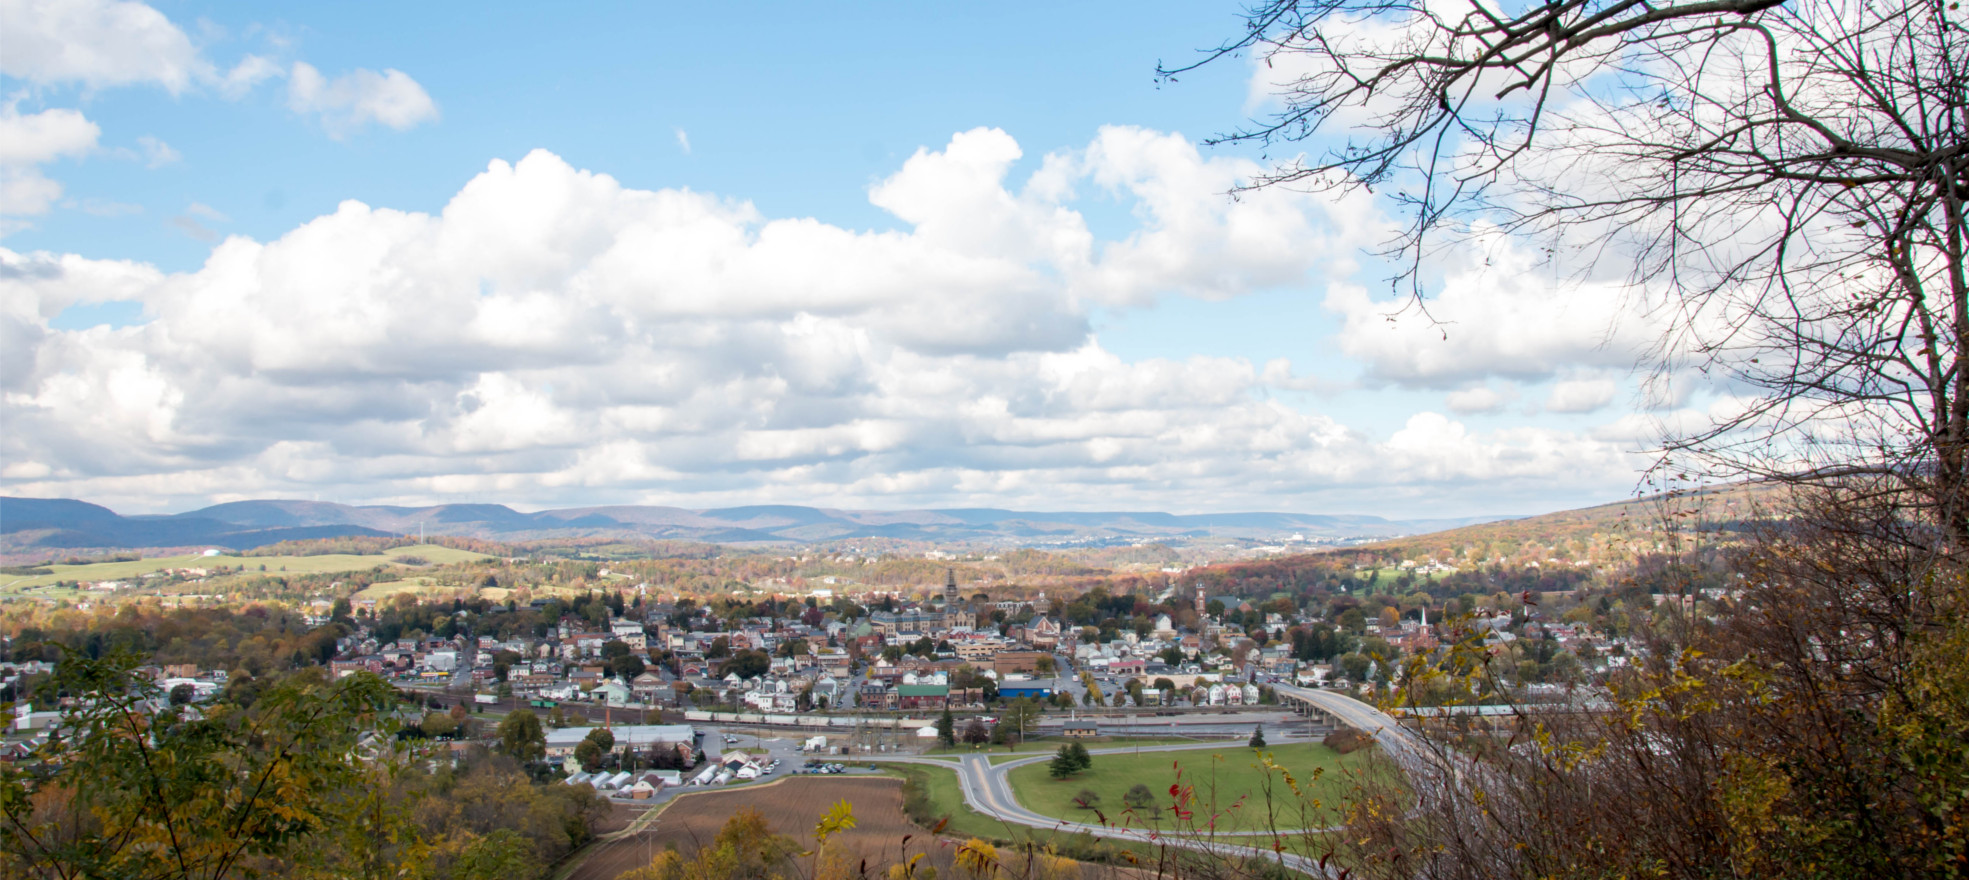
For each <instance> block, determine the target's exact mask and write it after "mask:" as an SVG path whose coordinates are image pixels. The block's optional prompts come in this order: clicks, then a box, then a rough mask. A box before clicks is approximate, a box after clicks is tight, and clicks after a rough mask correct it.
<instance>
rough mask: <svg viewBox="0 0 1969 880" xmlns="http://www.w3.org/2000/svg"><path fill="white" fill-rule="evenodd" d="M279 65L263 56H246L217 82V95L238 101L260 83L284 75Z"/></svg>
mask: <svg viewBox="0 0 1969 880" xmlns="http://www.w3.org/2000/svg"><path fill="white" fill-rule="evenodd" d="M286 73H287V71H286V70H284V69H282V68H281V66H280V63H279V62H277V61H275V60H273V59H272V58H268V57H266V56H264V55H248V56H246V57H245V58H241V59H240V60H239V63H238V64H235V65H233V68H232V69H231V70H228V71H226V75H225V76H224V77H222V78H220V80H219V82H218V88H219V94H221V95H224V96H226V97H227V98H229V99H232V100H235V101H237V100H239V99H240V98H244V97H246V95H247V94H248V93H250V92H252V91H253V89H254V88H255V87H256V86H258V85H259V84H260V83H263V82H266V81H267V80H270V79H276V78H278V77H281V76H284V75H286Z"/></svg>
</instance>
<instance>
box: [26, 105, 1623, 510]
mask: <svg viewBox="0 0 1969 880" xmlns="http://www.w3.org/2000/svg"><path fill="white" fill-rule="evenodd" d="M1178 146H1180V147H1181V149H1177V147H1178ZM1185 151H1187V155H1184V152H1185ZM1019 156H1020V149H1019V146H1018V144H1017V143H1016V142H1015V141H1013V140H1012V138H1011V137H1010V136H1008V135H1006V134H1005V133H1004V132H1000V131H996V130H991V129H980V130H976V131H971V132H964V133H961V134H959V135H957V136H955V137H953V138H952V139H951V141H950V142H949V143H948V144H947V145H945V146H944V147H943V148H942V149H940V150H923V151H919V152H918V153H917V154H916V155H915V156H913V157H912V158H911V159H910V160H908V161H907V162H906V163H905V164H904V165H903V167H902V168H901V169H899V170H898V171H897V172H896V173H895V174H893V175H891V176H890V177H889V178H887V179H885V180H883V181H881V182H879V183H878V184H876V185H875V186H874V187H872V188H871V190H870V198H871V200H872V201H874V202H875V203H876V204H877V205H880V206H881V207H883V208H885V209H887V210H889V211H890V212H892V213H893V214H894V215H895V216H896V217H897V218H898V220H899V221H900V222H901V225H900V227H899V228H897V229H894V230H871V231H859V230H850V229H844V228H841V227H836V226H832V225H829V224H825V223H821V222H818V221H816V220H812V219H801V218H771V217H766V216H763V215H761V213H760V212H759V211H758V210H757V209H756V208H755V207H753V206H752V205H751V204H749V203H747V202H744V201H738V200H732V199H726V198H719V197H717V196H714V195H710V194H705V193H699V192H692V191H688V190H681V189H664V190H638V189H632V188H628V187H624V186H623V185H621V184H620V183H619V182H617V181H616V180H615V179H613V178H611V177H609V176H607V175H604V174H597V173H593V172H590V171H584V170H581V169H577V168H574V167H571V166H570V165H568V164H567V163H566V162H564V161H562V160H561V159H560V158H559V157H557V156H555V155H553V154H551V153H547V152H544V151H536V152H534V153H531V154H529V155H527V156H526V157H524V158H523V159H521V160H520V161H518V162H513V163H508V162H504V161H495V162H493V163H491V164H490V165H489V166H488V167H487V169H486V170H485V171H484V172H483V173H482V174H480V175H478V176H477V177H475V178H474V179H472V180H471V181H470V182H468V183H467V184H466V185H465V186H464V187H463V188H462V189H461V190H460V191H459V192H458V193H457V194H456V195H455V196H454V197H453V198H452V199H451V201H450V203H449V204H447V205H446V206H445V207H444V209H443V210H442V211H440V212H438V213H435V214H425V213H418V212H406V211H398V210H392V209H389V208H382V207H374V206H370V205H365V204H362V203H359V202H353V201H352V202H345V203H343V204H342V205H341V206H339V207H338V208H337V209H336V210H335V211H334V212H333V213H331V214H328V215H324V216H321V217H318V218H315V219H314V220H312V221H310V222H308V223H306V224H303V225H302V226H300V227H298V228H296V229H293V230H291V231H289V232H287V233H286V234H284V235H282V236H280V237H279V238H277V239H274V240H272V241H266V242H261V241H255V240H252V239H250V238H246V237H241V236H233V237H230V238H226V239H224V240H223V241H221V242H219V243H217V244H216V245H215V247H214V248H213V250H212V252H211V255H210V257H209V258H208V259H207V261H206V262H205V264H204V266H203V267H202V268H200V269H198V270H197V271H193V272H183V273H163V272H159V271H157V270H156V269H154V268H151V267H148V266H144V265H141V264H135V263H119V262H111V261H97V260H89V259H85V258H82V257H77V256H72V255H53V254H39V253H14V252H10V251H5V250H0V302H4V304H5V311H4V313H0V315H4V320H5V323H4V324H0V330H4V333H5V338H4V339H3V340H0V342H4V343H5V345H4V350H5V355H4V360H0V367H4V370H5V377H4V388H5V397H4V410H0V412H4V415H5V418H6V421H7V424H8V425H9V430H8V431H7V432H6V434H5V436H4V437H3V438H0V461H4V465H0V467H4V471H0V485H4V486H5V488H6V489H8V490H9V491H15V492H24V493H29V494H40V495H81V496H87V497H90V498H94V499H100V500H105V501H117V500H123V501H126V502H129V503H133V504H135V505H137V506H140V507H152V508H154V507H156V506H160V505H162V504H166V503H169V502H170V500H172V499H191V500H201V499H204V498H210V497H213V496H216V495H235V496H236V495H252V494H279V493H296V492H310V493H312V492H325V493H329V494H333V495H335V496H336V497H343V498H363V499H369V500H379V501H391V500H429V499H437V498H456V497H460V496H477V497H487V498H495V499H498V500H503V501H512V502H518V503H536V504H549V503H579V502H592V501H595V500H598V499H604V498H606V499H610V500H619V501H655V502H668V503H692V502H703V503H725V502H736V501H767V500H777V501H797V502H808V503H841V504H855V503H860V504H872V505H879V506H895V505H899V504H912V503H917V504H966V503H994V504H1023V505H1029V506H1041V507H1061V506H1096V505H1102V506H1105V505H1111V504H1114V503H1119V502H1121V501H1127V502H1128V503H1139V504H1146V505H1155V506H1168V507H1181V508H1185V509H1197V508H1216V509H1224V508H1231V507H1243V508H1250V507H1270V508H1278V507H1302V506H1304V501H1303V499H1305V498H1307V497H1313V496H1317V497H1320V498H1326V499H1336V501H1335V503H1346V501H1345V499H1346V498H1348V497H1359V498H1361V499H1369V500H1370V502H1369V503H1372V504H1375V505H1377V506H1385V505H1386V504H1388V503H1389V502H1390V499H1391V498H1396V497H1398V496H1400V495H1401V494H1402V493H1403V492H1412V493H1414V494H1415V496H1416V497H1418V498H1419V497H1422V495H1423V493H1424V492H1425V491H1426V492H1440V491H1441V487H1442V486H1443V485H1445V484H1453V483H1456V482H1458V481H1467V482H1469V483H1471V484H1473V485H1474V484H1476V483H1484V484H1486V485H1487V486H1488V487H1489V488H1488V489H1487V492H1488V493H1489V494H1487V495H1486V496H1485V499H1486V502H1485V503H1486V504H1489V503H1491V502H1492V501H1493V500H1494V499H1495V498H1496V497H1499V494H1498V493H1500V492H1502V491H1503V489H1501V488H1500V487H1508V486H1511V485H1531V484H1534V483H1537V482H1539V481H1540V480H1542V479H1544V478H1545V477H1547V476H1549V475H1551V474H1554V473H1565V474H1568V475H1569V476H1572V477H1573V478H1574V479H1575V480H1576V482H1577V484H1579V485H1588V484H1592V483H1593V481H1595V480H1598V481H1599V483H1600V484H1602V485H1606V486H1610V487H1616V488H1618V487H1620V486H1621V485H1622V484H1623V481H1624V480H1625V479H1626V476H1625V475H1626V473H1627V465H1626V463H1625V462H1626V459H1625V458H1624V457H1623V456H1624V453H1623V451H1622V450H1623V448H1624V447H1623V446H1621V445H1620V443H1619V442H1618V441H1613V440H1604V439H1595V438H1592V437H1587V436H1578V435H1573V434H1566V433H1562V432H1551V431H1538V430H1529V429H1527V430H1521V431H1516V432H1499V433H1476V432H1471V431H1469V430H1467V429H1466V428H1464V426H1462V425H1461V424H1459V423H1457V422H1454V421H1452V420H1450V419H1448V418H1446V417H1443V416H1439V415H1428V416H1427V417H1424V416H1417V417H1416V418H1415V419H1413V420H1411V421H1410V422H1409V424H1408V425H1407V426H1405V427H1404V428H1403V429H1402V430H1401V431H1399V432H1397V433H1396V434H1394V435H1392V436H1390V437H1387V438H1377V437H1374V436H1371V435H1369V434H1366V433H1363V432H1361V431H1358V430H1354V429H1351V428H1349V427H1347V426H1345V425H1342V424H1340V423H1338V422H1336V421H1334V420H1333V419H1332V418H1330V417H1327V416H1325V415H1321V414H1318V413H1314V412H1308V411H1304V410H1301V409H1297V408H1294V407H1290V406H1286V405H1284V404H1282V403H1280V402H1278V401H1275V400H1270V399H1267V396H1266V393H1265V391H1266V389H1267V388H1273V387H1293V386H1300V387H1307V388H1310V387H1314V385H1315V383H1314V382H1313V380H1311V379H1309V378H1307V377H1295V376H1294V375H1293V374H1292V371H1291V366H1290V364H1289V363H1286V362H1283V361H1279V362H1274V363H1268V364H1266V365H1264V366H1263V367H1262V368H1260V367H1258V366H1255V365H1254V364H1252V363H1251V362H1250V361H1249V360H1246V359H1242V358H1219V357H1202V356H1198V357H1190V358H1183V359H1148V360H1139V361H1127V360H1124V359H1122V358H1120V357H1118V356H1117V355H1115V354H1114V353H1112V352H1110V351H1108V350H1107V349H1106V348H1104V347H1103V346H1102V345H1101V343H1100V341H1099V340H1098V339H1096V338H1095V337H1094V336H1093V334H1092V333H1091V332H1090V330H1089V322H1088V317H1087V309H1088V308H1089V307H1090V306H1091V305H1092V304H1095V303H1117V302H1119V303H1146V302H1153V301H1154V300H1156V299H1157V298H1160V297H1169V296H1200V297H1223V296H1233V295H1237V294H1239V293H1242V292H1246V291H1249V290H1253V289H1256V288H1258V287H1261V286H1263V285H1266V284H1271V283H1275V282H1278V281H1279V280H1280V279H1305V278H1311V277H1313V276H1314V274H1315V273H1316V272H1317V271H1318V270H1319V269H1320V268H1322V267H1321V266H1319V260H1320V259H1321V255H1322V254H1326V253H1331V252H1332V251H1333V246H1332V245H1330V243H1329V242H1330V240H1331V239H1333V238H1336V237H1339V236H1341V235H1343V234H1344V233H1342V232H1336V231H1335V230H1338V229H1341V228H1342V227H1344V226H1345V219H1346V218H1345V214H1344V210H1345V209H1344V207H1342V206H1335V205H1333V204H1330V203H1327V202H1323V201H1321V200H1319V199H1316V198H1314V197H1312V196H1306V195H1293V194H1279V195H1278V196H1276V197H1275V199H1274V200H1273V201H1271V202H1269V203H1267V204H1264V205H1260V206H1255V207H1245V208H1240V207H1238V206H1235V205H1233V206H1224V205H1222V204H1214V203H1221V202H1222V196H1221V193H1222V187H1221V183H1222V182H1223V180H1224V179H1225V178H1224V177H1222V176H1221V175H1222V174H1223V173H1224V172H1225V170H1226V169H1225V168H1224V167H1223V166H1218V165H1213V162H1216V161H1218V160H1206V159H1204V158H1202V157H1201V156H1199V155H1197V154H1196V151H1195V148H1194V147H1191V146H1188V145H1187V144H1184V143H1182V141H1181V140H1180V138H1177V137H1175V136H1171V135H1163V134H1159V133H1153V132H1143V131H1140V130H1136V129H1124V128H1115V129H1106V130H1103V131H1102V132H1101V133H1100V134H1099V135H1098V136H1097V137H1096V139H1095V140H1094V141H1093V142H1092V143H1090V144H1089V145H1088V146H1087V147H1085V148H1082V149H1079V150H1073V151H1066V152H1062V153H1058V154H1054V155H1049V156H1047V157H1044V158H1043V159H1042V161H1041V163H1040V170H1039V171H1037V172H1035V173H1034V174H1032V175H1031V176H1030V177H1029V178H1028V179H1026V180H1024V181H1015V180H1012V179H1010V178H1009V172H1010V168H1011V167H1012V163H1013V162H1014V161H1015V160H1016V159H1017V158H1019ZM1107 186H1113V187H1114V191H1115V192H1117V193H1119V194H1122V195H1123V196H1125V197H1126V198H1128V199H1129V200H1130V201H1131V202H1132V203H1133V204H1134V206H1135V208H1136V216H1137V217H1138V218H1139V222H1138V225H1137V227H1136V228H1135V229H1133V230H1130V231H1127V232H1126V233H1124V234H1123V235H1121V236H1119V237H1117V238H1115V239H1113V240H1102V239H1100V238H1099V237H1097V236H1095V235H1093V234H1092V233H1091V232H1089V228H1088V225H1087V223H1086V222H1085V220H1084V218H1082V217H1081V216H1080V215H1079V213H1078V212H1076V211H1074V210H1073V208H1072V206H1071V200H1072V198H1073V194H1074V191H1075V190H1076V189H1077V188H1085V187H1107ZM184 216H186V217H187V218H189V217H190V216H192V215H191V214H190V213H189V212H187V214H186V215H184ZM208 219H210V218H209V217H208ZM1267 222H1275V223H1280V224H1283V225H1285V226H1286V227H1287V228H1289V229H1292V230H1296V231H1297V232H1299V233H1301V234H1304V235H1305V236H1306V238H1307V240H1306V241H1304V242H1299V243H1298V244H1299V245H1300V247H1297V248H1294V249H1290V250H1289V251H1288V252H1287V253H1286V254H1283V255H1281V254H1266V255H1265V258H1266V260H1268V261H1269V262H1268V263H1267V264H1266V265H1265V266H1263V267H1260V268H1258V269H1254V268H1253V267H1252V266H1251V265H1249V264H1248V263H1247V262H1246V261H1247V259H1248V258H1249V257H1250V256H1251V255H1252V254H1254V253H1256V252H1257V251H1258V250H1259V246H1258V244H1257V243H1258V242H1262V241H1266V240H1268V236H1269V235H1271V233H1268V232H1266V231H1265V230H1261V229H1241V228H1235V227H1239V226H1247V225H1257V224H1262V223H1267ZM1151 240H1152V241H1154V242H1155V244H1154V245H1153V248H1151V247H1150V246H1149V245H1148V244H1147V242H1149V241H1151ZM1151 249H1153V250H1155V251H1156V253H1154V254H1152V255H1151V254H1148V253H1146V251H1148V250H1151ZM1145 261H1153V263H1154V265H1160V266H1164V267H1172V271H1171V272H1170V273H1169V274H1168V275H1167V276H1163V275H1161V274H1158V273H1157V272H1154V271H1148V270H1145V269H1143V268H1142V266H1143V264H1144V262H1145ZM111 300H130V301H138V302H141V303H142V304H143V307H144V310H145V316H146V317H147V318H148V319H149V320H147V321H145V322H143V323H141V324H136V325H131V326H124V327H110V326H97V327H93V328H90V329H88V330H79V331H62V330H56V329H51V328H50V326H49V321H50V319H52V318H53V316H55V315H57V314H60V312H61V310H62V309H64V308H67V307H68V306H70V305H73V304H76V303H79V302H103V301H111ZM1574 475H1577V476H1574ZM1425 481H1426V482H1427V483H1428V486H1427V487H1425V486H1424V483H1425ZM1350 492H1351V493H1356V496H1347V495H1346V494H1345V493H1350ZM1335 493H1339V494H1335ZM1438 509H1439V508H1438Z"/></svg>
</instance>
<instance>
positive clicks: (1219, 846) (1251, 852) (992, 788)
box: [869, 743, 1328, 875]
mask: <svg viewBox="0 0 1969 880" xmlns="http://www.w3.org/2000/svg"><path fill="white" fill-rule="evenodd" d="M1196 748H1199V746H1198V745H1197V744H1195V743H1180V744H1176V745H1166V746H1139V747H1124V748H1111V749H1091V750H1089V751H1090V752H1091V753H1093V754H1096V755H1101V754H1133V753H1135V752H1174V751H1183V750H1185V749H1196ZM1202 748H1209V746H1203V747H1202ZM1052 757H1053V756H1052V755H1050V754H1046V753H1040V754H1037V755H1032V756H1030V757H1026V758H1021V759H1019V760H1016V761H1007V762H1005V763H1003V764H996V765H994V764H992V763H991V758H990V756H989V755H965V756H963V757H962V758H961V759H960V761H959V763H958V765H957V782H958V785H959V787H960V788H962V789H963V791H964V802H965V803H966V804H968V805H970V807H971V808H972V809H974V810H977V811H978V812H980V813H983V814H985V815H987V816H991V817H993V818H995V819H999V820H1001V821H1005V822H1011V823H1013V824H1017V825H1027V826H1031V827H1034V828H1047V829H1052V830H1057V831H1065V832H1068V833H1079V832H1086V833H1088V834H1092V835H1095V836H1097V837H1106V838H1116V839H1122V840H1135V841H1141V842H1144V843H1151V844H1156V845H1168V846H1175V847H1181V848H1183V849H1189V850H1195V851H1198V852H1203V853H1208V854H1210V855H1214V856H1218V857H1254V856H1255V857H1260V858H1267V859H1276V860H1278V861H1280V862H1282V863H1284V864H1285V865H1286V867H1289V868H1292V869H1293V870H1296V871H1301V872H1304V873H1307V874H1312V875H1327V874H1328V872H1327V871H1326V870H1325V869H1323V868H1321V867H1320V865H1319V863H1318V862H1316V861H1314V860H1312V859H1309V858H1306V857H1305V856H1301V855H1297V854H1294V853H1289V852H1286V853H1278V852H1274V851H1272V850H1270V849H1264V848H1259V847H1253V846H1245V845H1242V844H1237V843H1230V842H1228V841H1225V840H1222V839H1221V838H1226V837H1245V836H1253V835H1251V834H1242V833H1230V834H1226V833H1219V834H1217V835H1216V836H1215V838H1204V837H1189V836H1179V835H1170V834H1162V833H1159V832H1155V831H1148V830H1144V829H1138V828H1117V827H1112V826H1107V825H1089V824H1087V823H1084V822H1072V821H1067V820H1064V819H1056V818H1054V817H1052V816H1046V815H1041V814H1039V813H1035V812H1033V811H1031V810H1028V809H1026V808H1025V807H1024V806H1021V805H1020V804H1019V801H1018V798H1017V797H1016V796H1014V795H1013V794H1012V785H1011V781H1010V778H1009V775H1008V774H1009V773H1010V771H1011V769H1012V768H1014V767H1019V766H1023V765H1025V764H1031V763H1034V762H1038V761H1048V760H1051V759H1052ZM869 760H887V761H895V762H901V763H913V764H924V765H927V766H933V767H943V768H946V769H948V768H950V767H951V763H950V762H949V761H939V760H935V759H929V758H903V757H887V758H871V759H869ZM1266 833H1269V832H1258V834H1266Z"/></svg>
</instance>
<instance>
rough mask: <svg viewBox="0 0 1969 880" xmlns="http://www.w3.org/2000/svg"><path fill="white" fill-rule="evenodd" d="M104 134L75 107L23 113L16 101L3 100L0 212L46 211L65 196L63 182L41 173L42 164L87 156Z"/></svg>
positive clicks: (33, 212) (7, 213)
mask: <svg viewBox="0 0 1969 880" xmlns="http://www.w3.org/2000/svg"><path fill="white" fill-rule="evenodd" d="M101 134H102V129H101V128H100V127H98V126H97V125H96V124H95V123H94V122H90V121H89V120H88V119H87V118H86V117H84V116H83V115H82V113H81V112H80V111H77V110H68V109H54V110H43V111H41V112H39V113H30V114H25V115H23V114H22V113H20V112H19V111H18V110H17V109H16V106H15V103H14V102H12V101H9V102H5V103H0V215H33V214H43V213H46V212H47V210H48V208H49V207H50V206H52V205H53V204H54V203H55V202H56V201H57V200H58V199H60V198H61V195H62V186H61V184H60V183H57V182H55V181H54V180H51V179H49V178H48V177H47V176H46V175H43V174H42V173H41V166H42V165H44V164H47V163H49V162H53V161H55V160H56V159H60V158H63V157H72V156H82V155H86V154H87V153H89V152H90V151H91V150H94V149H95V148H96V138H97V137H98V136H100V135H101Z"/></svg>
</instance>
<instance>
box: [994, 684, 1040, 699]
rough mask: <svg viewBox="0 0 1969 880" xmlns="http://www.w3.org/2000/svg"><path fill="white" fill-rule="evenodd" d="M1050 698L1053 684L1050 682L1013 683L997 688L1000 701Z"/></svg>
mask: <svg viewBox="0 0 1969 880" xmlns="http://www.w3.org/2000/svg"><path fill="white" fill-rule="evenodd" d="M1052 696H1053V684H1052V682H1050V681H1048V682H1047V683H1045V684H1041V683H1039V682H1036V681H1014V682H1007V683H1005V684H1001V685H999V686H998V697H999V699H1001V700H1016V699H1019V698H1020V697H1027V698H1030V699H1034V700H1045V699H1050V698H1051V697H1052Z"/></svg>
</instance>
